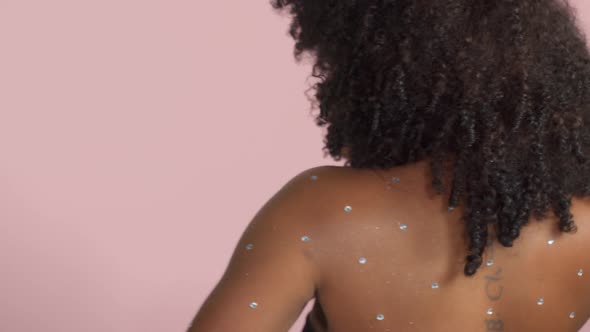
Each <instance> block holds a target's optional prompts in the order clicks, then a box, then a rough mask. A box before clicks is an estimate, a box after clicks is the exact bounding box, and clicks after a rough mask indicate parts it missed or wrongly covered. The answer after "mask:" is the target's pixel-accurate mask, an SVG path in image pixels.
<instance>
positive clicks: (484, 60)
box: [271, 0, 590, 276]
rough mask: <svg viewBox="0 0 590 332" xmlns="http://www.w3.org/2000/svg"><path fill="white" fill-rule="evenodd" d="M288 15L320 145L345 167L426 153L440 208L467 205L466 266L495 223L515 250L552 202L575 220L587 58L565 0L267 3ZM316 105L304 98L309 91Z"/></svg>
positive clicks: (581, 178) (585, 139) (585, 170)
mask: <svg viewBox="0 0 590 332" xmlns="http://www.w3.org/2000/svg"><path fill="white" fill-rule="evenodd" d="M271 5H272V7H273V8H274V9H275V10H276V11H277V12H278V13H282V12H283V11H285V10H286V11H287V12H288V14H289V15H290V16H292V21H291V24H290V28H289V31H288V33H289V35H290V36H291V37H292V38H293V39H294V40H295V47H294V56H295V58H296V60H297V61H300V60H301V57H302V54H303V53H304V52H308V53H309V54H311V55H313V56H314V64H313V69H312V74H311V75H312V76H313V77H315V78H318V79H319V82H317V83H316V84H314V85H313V87H312V89H314V90H315V96H314V97H315V100H316V101H317V104H316V105H315V106H317V105H319V110H320V112H319V114H318V115H317V116H316V117H315V121H316V123H317V125H319V126H326V125H328V130H327V134H326V137H325V139H324V144H325V145H324V147H323V150H324V151H325V153H326V154H330V156H332V157H333V158H334V159H335V160H341V158H343V153H342V152H343V149H344V148H346V149H348V151H349V155H348V156H346V166H350V167H355V168H390V167H393V166H396V165H401V164H406V163H411V162H415V161H420V160H423V159H425V158H429V159H430V167H431V169H432V175H433V179H432V185H433V186H434V188H435V189H437V191H438V192H439V193H443V192H445V191H446V190H447V188H445V186H444V185H443V182H442V178H443V176H444V175H446V174H445V168H444V166H443V165H444V163H445V162H447V161H452V171H450V173H449V176H452V184H451V188H450V193H449V197H450V198H449V202H448V205H449V209H453V208H455V207H457V206H458V205H459V204H460V203H463V204H464V206H465V212H464V215H463V220H464V222H465V226H466V234H467V236H468V238H469V248H468V254H467V257H466V263H465V269H464V273H465V275H467V276H470V275H474V274H475V273H476V271H477V270H478V268H479V267H480V265H481V264H482V254H483V252H484V249H485V245H486V243H487V240H488V228H489V227H490V225H493V227H495V230H496V232H495V233H496V235H497V238H498V241H499V242H500V243H501V244H502V245H503V246H506V247H511V246H512V245H513V241H514V240H515V239H516V238H518V236H519V234H520V230H521V228H522V227H523V226H524V225H526V224H527V223H528V221H529V218H530V217H531V216H534V217H535V218H537V219H538V220H541V219H543V218H545V217H546V213H547V212H548V210H549V209H550V208H552V210H553V213H554V215H555V216H556V217H557V218H558V220H559V222H558V226H559V229H560V230H561V231H562V232H568V233H575V232H576V230H577V228H576V224H575V223H574V220H573V218H572V214H571V212H570V207H571V200H572V197H573V196H574V195H576V196H586V195H588V194H589V193H590V178H589V175H590V171H589V163H588V154H587V151H588V147H589V143H590V128H589V127H588V125H589V124H590V121H589V116H590V109H589V107H590V100H589V98H590V94H589V93H588V87H589V85H588V84H589V82H590V55H589V51H588V48H587V44H586V38H585V35H584V33H583V32H582V31H581V29H580V28H579V27H578V26H577V22H576V15H575V14H576V10H575V8H573V7H572V6H571V5H570V4H569V3H568V1H567V0H496V1H486V0H479V1H476V0H271ZM312 101H313V100H312Z"/></svg>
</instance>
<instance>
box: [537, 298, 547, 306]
mask: <svg viewBox="0 0 590 332" xmlns="http://www.w3.org/2000/svg"><path fill="white" fill-rule="evenodd" d="M543 303H545V301H544V300H543V298H540V299H538V300H537V304H538V305H542V304H543Z"/></svg>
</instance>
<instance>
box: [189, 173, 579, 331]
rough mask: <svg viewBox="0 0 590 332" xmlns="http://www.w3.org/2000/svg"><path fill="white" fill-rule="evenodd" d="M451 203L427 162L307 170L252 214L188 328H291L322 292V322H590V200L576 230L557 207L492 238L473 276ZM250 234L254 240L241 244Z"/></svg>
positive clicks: (373, 327)
mask: <svg viewBox="0 0 590 332" xmlns="http://www.w3.org/2000/svg"><path fill="white" fill-rule="evenodd" d="M312 176H316V177H317V178H314V179H312ZM394 177H395V178H398V179H399V181H397V180H396V181H392V179H393V178H394ZM388 187H389V189H388ZM445 203H446V196H445V195H437V194H435V193H434V191H433V190H432V189H431V188H430V173H429V168H428V162H427V161H423V162H419V163H416V164H411V165H406V166H402V167H395V168H392V169H389V170H380V171H378V172H376V171H374V170H369V169H363V170H358V169H352V168H348V167H335V166H323V167H316V168H313V169H309V170H306V171H304V172H302V173H301V174H299V175H298V176H296V177H295V178H294V179H293V180H292V181H290V182H289V184H287V185H285V187H283V188H282V190H281V191H279V193H277V195H275V196H274V197H273V198H272V199H271V200H269V203H267V205H266V206H265V207H263V208H262V209H261V212H259V214H258V215H257V216H256V217H255V218H254V219H253V221H252V222H251V223H250V225H249V226H248V229H247V230H246V231H245V232H244V235H243V236H242V239H240V242H239V243H238V245H237V246H236V251H235V253H234V255H233V257H232V260H231V262H230V264H229V266H228V270H227V271H226V273H225V274H224V277H223V278H222V280H221V281H220V282H219V283H218V285H217V286H216V288H215V290H214V291H213V292H212V294H211V295H210V297H209V298H208V299H207V301H206V302H205V303H204V305H203V307H202V308H201V310H200V312H199V314H198V315H197V317H196V318H195V320H194V322H193V325H192V327H191V328H190V330H189V331H190V332H203V331H208V332H211V331H229V330H231V329H233V330H236V329H238V330H239V331H262V332H265V331H273V332H274V331H287V330H288V329H289V327H290V326H291V324H292V323H293V322H294V321H295V319H297V317H298V316H299V315H300V314H301V313H302V309H303V306H305V304H306V303H307V302H308V301H310V300H312V299H314V298H315V297H317V298H316V305H315V306H314V309H313V311H312V313H311V321H312V323H313V325H314V327H315V329H316V331H318V332H319V331H330V332H345V331H425V332H426V331H429V332H432V331H465V332H467V331H469V332H473V331H515V332H521V331H548V332H549V331H551V332H554V331H560V332H561V331H563V332H567V331H572V332H574V331H578V330H579V329H580V328H581V327H582V326H583V325H584V323H585V321H586V320H587V318H588V317H589V316H590V279H588V278H590V250H589V249H590V241H588V239H590V230H588V228H587V227H586V219H588V217H590V199H579V198H575V199H574V201H573V207H572V213H573V215H574V220H576V223H577V225H578V232H577V234H573V235H572V234H562V233H561V232H560V231H559V230H558V228H557V221H556V220H555V218H554V217H552V215H551V214H550V217H548V218H547V219H546V220H542V221H537V220H534V219H532V220H531V221H530V222H529V224H528V225H526V226H525V227H524V228H523V229H522V231H521V236H520V237H519V238H518V239H517V240H516V241H515V243H514V247H512V248H506V247H503V246H502V245H501V244H499V243H498V242H497V241H493V242H490V243H489V244H488V247H487V249H486V253H485V254H484V264H483V265H482V267H481V268H480V269H479V271H478V272H477V274H476V275H475V276H472V277H466V276H464V274H463V267H464V259H465V255H466V251H465V250H466V246H467V239H466V238H465V235H464V227H463V224H462V222H461V219H460V217H461V215H462V212H463V211H462V208H461V207H459V208H457V209H455V210H454V211H452V212H448V211H447V209H446V205H445ZM345 206H350V209H348V211H347V210H346V209H345ZM404 225H405V226H404ZM303 235H306V236H308V237H309V241H302V240H301V237H302V236H303ZM549 240H553V241H554V242H552V244H549V242H548V241H549ZM249 243H253V245H254V247H253V249H251V250H246V249H244V248H245V246H246V245H247V244H249ZM362 258H364V260H363V259H362ZM487 261H489V263H487ZM361 262H362V263H361ZM486 263H487V264H486ZM488 264H489V265H488ZM580 270H582V273H581V274H582V275H581V276H580V275H579V274H578V272H579V271H580ZM541 298H542V299H543V301H542V302H540V299H541ZM254 301H256V302H257V306H256V308H252V307H250V306H249V303H251V302H254ZM539 303H542V304H539ZM572 312H573V313H574V314H573V318H570V314H571V313H572ZM379 315H383V316H379ZM378 318H382V319H378Z"/></svg>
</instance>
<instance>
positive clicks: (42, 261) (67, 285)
mask: <svg viewBox="0 0 590 332" xmlns="http://www.w3.org/2000/svg"><path fill="white" fill-rule="evenodd" d="M575 3H576V4H577V5H578V6H579V9H580V11H579V15H580V20H581V21H582V24H583V25H584V26H585V27H586V28H587V30H588V28H590V24H588V23H589V22H588V19H584V18H590V5H589V4H586V5H583V4H582V0H580V1H577V2H575ZM287 24H288V20H287V19H286V18H283V17H280V16H277V15H275V14H273V13H272V11H271V8H270V6H269V5H268V1H267V0H264V1H238V0H234V1H188V0H183V1H181V0H166V1H164V0H159V1H156V0H142V1H139V0H134V1H133V0H116V1H115V0H101V1H79V0H68V1H66V0H53V1H40V0H37V1H33V0H19V1H10V0H4V1H0V43H1V51H0V294H1V295H0V331H11V332H21V331H27V332H29V331H30V332H33V331H48V332H64V331H85V332H94V331H96V332H98V331H100V332H104V331H112V332H119V331H120V332H130V331H142V332H151V331H154V332H156V331H158V332H159V331H184V330H185V329H186V327H187V326H188V324H189V322H190V320H191V319H192V318H193V316H194V314H195V313H196V311H197V309H198V308H199V306H200V304H201V303H202V301H203V300H204V299H205V297H206V296H207V295H208V293H209V292H210V291H211V289H212V287H213V286H214V285H215V283H216V282H217V280H218V278H219V277H220V276H221V274H222V273H223V271H224V269H225V267H226V264H227V261H228V259H229V256H230V254H231V252H232V251H233V249H234V246H235V243H236V241H237V240H238V238H239V236H240V235H241V233H242V231H243V230H244V227H245V226H246V224H247V223H248V222H249V221H250V219H251V217H253V215H254V213H255V212H256V211H257V210H258V209H259V208H260V207H261V205H262V204H263V203H264V202H265V201H266V200H267V199H268V198H269V197H270V196H271V195H272V194H274V193H275V192H276V191H277V190H278V189H279V188H280V186H281V185H282V184H284V183H285V181H287V180H288V179H289V178H290V177H292V176H293V175H295V174H296V173H298V172H299V171H301V170H303V169H305V168H309V167H312V166H317V165H321V164H340V163H335V162H333V161H331V160H328V159H324V158H323V154H322V151H321V145H322V144H321V141H322V132H321V130H320V129H319V128H317V127H315V125H314V124H313V121H312V118H311V116H310V113H309V102H308V101H307V99H306V98H305V95H304V91H305V89H306V88H307V87H308V86H309V84H311V81H309V80H308V81H306V79H307V77H308V74H309V69H310V68H309V65H308V64H307V65H306V64H303V65H297V64H295V62H294V60H293V58H292V56H291V54H292V46H293V43H292V41H291V40H290V39H289V38H288V37H287V36H286V30H287ZM310 306H311V303H310V304H309V305H308V307H307V308H306V309H305V311H304V313H307V311H308V310H309V309H310ZM301 326H302V320H301V319H300V320H299V321H298V322H297V324H296V325H295V326H294V327H293V329H292V331H299V330H300V329H301ZM584 331H590V328H586V329H585V330H584Z"/></svg>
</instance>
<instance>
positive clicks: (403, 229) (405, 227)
mask: <svg viewBox="0 0 590 332" xmlns="http://www.w3.org/2000/svg"><path fill="white" fill-rule="evenodd" d="M399 229H401V230H402V231H405V230H406V229H408V225H406V224H400V225H399Z"/></svg>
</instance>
